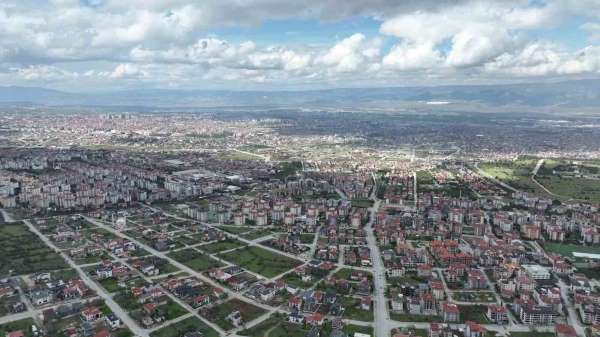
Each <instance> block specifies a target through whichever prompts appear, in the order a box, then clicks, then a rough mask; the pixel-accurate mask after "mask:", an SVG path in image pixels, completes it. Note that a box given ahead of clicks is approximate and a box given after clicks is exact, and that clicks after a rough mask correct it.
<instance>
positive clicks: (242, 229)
mask: <svg viewBox="0 0 600 337" xmlns="http://www.w3.org/2000/svg"><path fill="white" fill-rule="evenodd" d="M217 228H219V229H220V230H223V231H225V232H227V233H231V234H236V235H239V234H243V233H246V232H249V231H251V230H253V229H254V227H250V226H219V227H217Z"/></svg>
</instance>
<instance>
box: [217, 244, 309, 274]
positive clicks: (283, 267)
mask: <svg viewBox="0 0 600 337" xmlns="http://www.w3.org/2000/svg"><path fill="white" fill-rule="evenodd" d="M218 256H219V257H220V258H222V259H224V260H227V261H229V262H231V263H233V264H236V265H238V266H240V267H242V268H245V269H248V270H250V271H252V272H255V273H258V274H261V275H263V276H265V277H267V278H271V277H274V276H277V275H279V274H281V273H283V272H285V271H288V270H290V269H292V268H294V267H297V266H299V265H301V264H302V262H301V261H299V260H295V259H291V258H289V257H287V256H284V255H281V254H277V253H273V252H271V251H269V250H266V249H263V248H260V247H257V246H249V247H245V248H241V249H238V250H235V251H232V252H228V253H225V254H220V255H218Z"/></svg>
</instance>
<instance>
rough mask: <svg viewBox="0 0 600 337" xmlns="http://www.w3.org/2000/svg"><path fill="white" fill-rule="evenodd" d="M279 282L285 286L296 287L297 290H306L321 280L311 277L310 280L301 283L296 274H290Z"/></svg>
mask: <svg viewBox="0 0 600 337" xmlns="http://www.w3.org/2000/svg"><path fill="white" fill-rule="evenodd" d="M279 280H281V281H283V282H285V283H286V284H289V285H293V286H296V287H298V288H302V289H307V288H310V287H312V286H313V285H314V284H315V283H317V282H318V281H320V280H321V278H319V277H316V276H312V277H311V279H310V280H309V281H307V282H304V281H302V277H300V276H299V275H298V274H296V273H294V272H291V273H287V274H285V275H283V277H281V278H280V279H279Z"/></svg>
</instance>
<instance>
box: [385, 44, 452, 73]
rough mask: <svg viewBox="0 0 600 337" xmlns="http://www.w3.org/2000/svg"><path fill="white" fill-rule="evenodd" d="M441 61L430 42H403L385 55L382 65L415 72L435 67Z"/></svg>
mask: <svg viewBox="0 0 600 337" xmlns="http://www.w3.org/2000/svg"><path fill="white" fill-rule="evenodd" d="M442 60H443V58H442V55H441V53H440V52H439V51H437V50H435V48H434V45H433V43H431V42H403V43H401V44H397V45H395V46H394V47H392V49H391V51H390V52H389V53H388V54H387V55H385V57H384V58H383V65H384V66H386V67H387V68H390V69H395V70H415V69H425V68H431V67H437V66H438V65H439V64H440V63H441V62H442Z"/></svg>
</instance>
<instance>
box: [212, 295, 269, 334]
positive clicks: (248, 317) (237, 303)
mask: <svg viewBox="0 0 600 337" xmlns="http://www.w3.org/2000/svg"><path fill="white" fill-rule="evenodd" d="M234 311H239V312H240V314H241V316H242V320H243V321H244V322H250V321H252V320H254V319H255V318H257V317H258V316H260V315H262V314H264V313H265V310H263V309H262V308H259V307H257V306H255V305H253V304H250V303H248V302H244V301H241V300H238V299H232V300H229V301H227V302H225V303H223V304H220V305H217V306H215V307H212V308H210V309H207V310H205V311H203V312H202V315H203V316H204V317H206V319H208V320H209V321H211V322H214V323H215V324H217V325H218V326H219V327H221V328H222V329H223V330H231V329H233V327H234V326H233V324H232V323H231V321H229V320H227V316H228V315H229V314H231V313H232V312H234Z"/></svg>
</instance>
